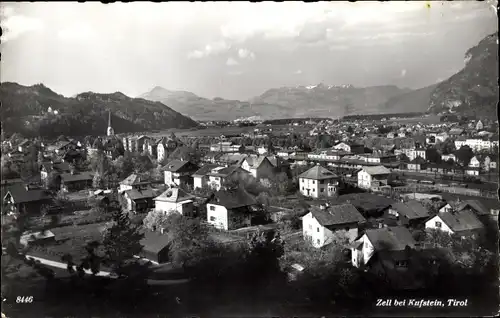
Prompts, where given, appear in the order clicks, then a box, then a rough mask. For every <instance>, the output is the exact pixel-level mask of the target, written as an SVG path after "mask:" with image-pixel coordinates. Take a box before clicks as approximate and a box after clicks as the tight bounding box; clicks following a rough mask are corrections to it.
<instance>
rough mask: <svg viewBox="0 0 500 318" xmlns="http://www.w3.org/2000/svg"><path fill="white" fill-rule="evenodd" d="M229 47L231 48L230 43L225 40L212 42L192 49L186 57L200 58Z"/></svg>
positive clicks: (224, 50)
mask: <svg viewBox="0 0 500 318" xmlns="http://www.w3.org/2000/svg"><path fill="white" fill-rule="evenodd" d="M230 48H231V45H229V44H228V43H227V42H225V41H218V42H213V43H211V44H207V45H206V46H205V47H204V48H203V49H201V50H194V51H191V52H189V53H188V58H189V59H200V58H203V57H207V56H210V55H217V54H220V53H224V52H227V51H228V50H229V49H230Z"/></svg>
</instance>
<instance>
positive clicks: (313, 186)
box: [2, 113, 500, 299]
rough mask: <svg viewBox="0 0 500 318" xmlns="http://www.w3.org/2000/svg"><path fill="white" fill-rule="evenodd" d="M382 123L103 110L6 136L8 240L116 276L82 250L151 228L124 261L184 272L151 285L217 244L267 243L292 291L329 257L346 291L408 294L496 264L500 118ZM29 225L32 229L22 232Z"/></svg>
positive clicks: (61, 264) (190, 270)
mask: <svg viewBox="0 0 500 318" xmlns="http://www.w3.org/2000/svg"><path fill="white" fill-rule="evenodd" d="M396 116H397V115H396ZM373 117H375V118H371V117H370V116H361V117H360V116H354V117H353V116H351V117H347V118H343V119H342V120H332V119H289V120H281V121H264V122H246V124H244V125H242V123H241V122H234V123H204V124H203V125H202V128H201V129H200V130H197V131H196V130H195V131H193V130H189V131H182V130H181V131H178V132H177V134H176V133H174V132H170V133H168V132H165V133H161V132H156V133H150V134H147V133H145V134H142V135H130V134H120V135H117V134H115V132H114V129H113V126H112V122H111V114H110V113H109V114H108V128H107V131H106V132H105V134H103V135H102V136H97V137H91V136H87V137H85V138H81V139H78V138H75V139H73V138H68V137H65V136H60V137H59V138H57V140H52V141H51V140H43V139H40V138H36V139H26V138H23V137H22V136H19V135H18V134H14V135H12V136H10V137H9V138H5V139H4V140H3V141H2V175H3V176H4V178H3V179H2V199H3V208H2V218H3V222H2V226H3V227H4V229H5V231H4V233H6V234H4V237H5V238H8V237H9V236H12V235H14V234H13V233H16V234H15V235H21V236H20V241H19V242H20V244H21V246H20V247H19V250H26V252H25V254H23V255H25V256H24V257H25V261H26V262H29V260H30V259H31V260H32V261H35V262H38V264H45V265H48V267H55V268H58V269H65V268H66V267H67V266H69V267H68V268H71V269H73V267H72V266H75V268H76V269H77V270H78V268H80V269H79V271H80V272H81V273H82V274H81V275H84V276H85V275H86V274H88V275H101V276H104V277H113V278H119V277H127V275H131V273H129V272H127V271H124V270H119V269H117V267H116V266H113V265H109V264H108V265H104V264H103V265H100V267H97V268H96V269H92V267H91V266H90V267H89V266H87V267H82V266H83V265H82V266H80V267H79V265H78V262H79V261H80V260H85V259H87V257H88V253H89V252H88V248H89V247H88V246H89V242H100V240H101V238H102V237H103V236H104V237H106V234H105V233H110V232H109V231H110V229H113V228H114V226H118V225H116V224H119V226H122V227H123V226H125V225H124V224H131V226H136V228H137V229H138V231H140V232H141V233H142V236H139V237H140V240H139V241H138V242H135V243H128V244H132V245H133V244H140V247H139V248H137V246H135V247H132V246H128V245H125V246H126V249H130V250H128V251H122V252H121V253H124V254H123V255H122V256H121V257H122V258H127V255H128V257H129V258H134V257H135V258H136V259H137V260H142V261H145V262H146V264H148V265H147V266H152V268H153V269H154V270H152V271H153V273H155V271H160V272H161V271H165V267H164V266H165V265H167V268H168V270H166V272H167V273H170V272H171V271H172V270H173V271H174V272H175V273H177V272H176V271H177V270H179V268H185V269H186V270H185V271H182V272H183V274H181V275H180V276H179V274H178V273H177V274H176V275H177V276H175V275H174V276H171V275H173V274H164V275H167V276H163V278H161V279H158V278H156V279H155V278H151V277H156V276H154V275H153V276H151V275H152V274H150V277H148V279H147V281H148V283H149V284H153V285H154V284H160V285H163V284H167V285H171V284H172V285H174V286H177V285H178V284H179V285H183V284H188V282H189V281H190V280H192V279H194V277H195V276H196V275H200V274H199V273H198V272H197V270H199V267H200V266H206V265H205V263H204V262H207V260H205V261H203V260H200V261H199V263H197V264H192V259H191V258H192V255H193V254H192V253H204V250H205V248H207V247H206V246H205V245H204V244H208V243H207V242H211V243H213V244H217V245H218V246H223V247H221V248H222V249H223V250H224V249H225V248H228V246H233V247H234V246H241V244H242V242H243V243H244V242H247V241H252V240H256V239H259V238H260V240H263V241H262V242H261V244H264V245H263V246H266V248H269V249H271V250H273V251H274V256H273V257H274V258H275V259H279V265H278V267H277V268H274V269H273V267H276V266H277V265H272V264H273V263H272V262H271V263H269V260H268V261H267V264H268V266H270V268H266V269H265V271H271V272H273V270H274V272H275V273H276V272H279V273H281V274H282V275H285V276H284V277H285V278H284V280H285V281H286V284H290V285H291V286H293V284H300V282H301V279H302V277H310V276H308V275H317V273H315V272H316V271H318V270H319V268H321V266H327V268H330V270H331V271H340V269H338V268H342V270H344V271H346V272H342V271H340V272H339V273H337V274H338V275H341V277H342V275H348V276H347V277H343V279H347V280H348V281H347V282H346V285H345V286H342V290H344V292H345V293H346V294H347V295H349V294H350V293H355V292H354V291H353V290H351V289H352V288H359V287H357V286H356V284H359V280H361V279H362V280H363V281H366V284H369V285H371V286H374V285H375V286H376V285H378V286H379V287H380V286H385V288H389V289H391V290H393V291H397V292H398V294H397V295H401V294H400V293H401V292H402V291H408V290H422V289H423V290H427V289H432V290H434V289H435V288H438V287H436V284H437V282H440V279H441V278H440V275H444V274H443V271H444V270H445V269H446V271H449V270H450V268H452V267H457V268H459V269H456V270H457V271H458V272H460V271H461V270H463V271H464V272H470V271H479V272H481V273H482V272H483V271H485V270H487V268H488V267H491V266H492V265H491V264H494V263H493V259H494V258H493V255H494V245H492V242H495V240H496V239H495V238H496V237H497V232H498V230H497V228H496V224H497V221H498V213H499V210H500V204H499V202H498V201H497V194H496V189H497V188H498V178H497V176H498V122H495V121H488V120H487V119H483V120H475V119H468V118H456V120H455V121H454V120H453V119H450V118H449V117H448V116H441V117H438V116H434V117H433V116H430V115H424V114H421V115H420V116H417V117H413V118H403V117H405V116H403V117H400V118H396V117H393V116H391V115H388V116H386V117H383V118H377V116H373ZM406 117H408V116H406ZM238 131H241V132H239V133H237V132H238ZM124 216H125V217H126V219H127V220H128V221H124V220H123V217H124ZM19 220H23V222H25V223H28V224H30V226H29V230H27V231H24V232H22V233H20V232H18V231H17V232H16V231H13V230H12V228H16V227H17V229H19ZM123 222H125V223H123ZM127 222H128V223H127ZM113 224H115V225H113ZM9 228H10V230H9ZM117 231H118V230H117ZM121 231H124V229H123V228H122V229H121ZM9 233H11V234H9ZM115 235H118V236H120V235H125V234H115ZM115 239H117V240H121V239H120V238H115ZM129 239H130V238H129ZM200 240H201V241H203V242H204V243H200V242H198V241H200ZM5 242H9V240H7V239H5ZM10 242H11V243H9V244H12V241H10ZM194 242H198V243H197V244H195V243H194ZM98 244H101V243H98ZM198 244H201V245H198ZM470 244H472V246H474V247H473V248H472V249H470V248H469V246H471V245H470ZM95 246H97V245H95ZM200 246H203V248H202V247H200ZM277 246H279V251H276V248H277ZM309 246H310V247H309ZM10 248H12V247H10ZM261 248H262V247H261ZM8 249H9V247H8V246H7V245H4V244H3V251H4V253H7V250H8ZM122 249H123V247H122ZM198 249H201V250H198ZM92 253H94V252H92ZM207 253H209V252H207ZM463 253H465V255H464V254H463ZM478 253H479V254H480V255H482V256H481V258H480V259H478V258H477V255H479V254H478ZM209 254H210V253H209ZM190 255H191V256H190ZM205 257H209V256H208V255H207V256H205ZM125 260H126V259H121V262H122V261H125ZM478 262H484V263H481V264H479V263H478ZM324 263H326V264H327V265H325V264H324ZM445 263H446V264H447V265H444V264H445ZM82 264H83V263H82ZM115 265H116V264H115ZM173 265H174V267H176V266H180V267H177V269H172V268H171V266H173ZM121 266H123V265H121ZM224 266H231V265H230V264H225V265H224ZM261 266H265V265H261ZM337 267H338V268H337ZM493 267H494V266H493ZM254 270H255V269H254ZM261 271H264V269H261ZM309 271H311V272H309ZM347 272H348V273H349V274H346V273H347ZM479 272H478V273H479ZM354 273H355V274H354ZM169 275H170V276H169ZM190 275H191V276H190ZM204 275H208V273H203V275H202V276H204ZM353 275H357V276H356V277H357V278H356V279H354V278H352V276H353ZM457 275H458V274H457ZM474 275H478V274H477V273H476V274H474ZM276 276H277V277H278V275H276ZM358 276H359V277H358ZM165 277H166V278H165ZM172 277H174V278H172ZM348 277H349V278H348ZM474 277H477V276H474ZM205 279H208V278H206V277H205ZM309 279H310V278H309ZM476 279H477V282H476V283H479V282H484V279H481V280H480V279H478V278H476ZM456 288H457V289H458V288H461V287H456ZM467 288H471V286H470V285H467ZM309 292H311V291H309ZM324 292H326V291H324ZM332 292H333V291H332ZM335 292H340V291H335ZM344 297H347V298H349V297H353V298H354V299H358V298H360V297H361V298H363V297H362V296H361V295H359V294H358V295H355V296H344ZM366 297H368V299H369V296H366ZM374 297H375V296H374Z"/></svg>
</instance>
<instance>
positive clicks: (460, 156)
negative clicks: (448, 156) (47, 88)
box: [455, 146, 474, 167]
mask: <svg viewBox="0 0 500 318" xmlns="http://www.w3.org/2000/svg"><path fill="white" fill-rule="evenodd" d="M455 156H456V157H457V161H458V162H459V163H460V165H461V166H462V167H467V166H468V165H469V163H470V160H471V159H472V158H473V157H474V152H473V151H472V149H471V148H470V147H469V146H462V147H460V149H458V150H457V151H456V152H455Z"/></svg>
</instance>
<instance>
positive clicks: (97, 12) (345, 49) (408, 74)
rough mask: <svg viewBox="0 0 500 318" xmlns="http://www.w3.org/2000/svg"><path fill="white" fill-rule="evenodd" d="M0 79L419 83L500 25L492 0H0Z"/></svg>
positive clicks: (455, 64)
mask: <svg viewBox="0 0 500 318" xmlns="http://www.w3.org/2000/svg"><path fill="white" fill-rule="evenodd" d="M0 6H1V16H0V18H1V20H0V21H1V22H0V23H1V26H2V31H3V34H2V37H1V44H0V49H1V52H2V61H1V81H2V82H6V81H10V82H18V83H20V84H22V85H33V84H37V83H43V84H44V85H46V86H48V87H49V88H51V89H52V90H54V91H56V92H57V93H60V94H63V95H65V96H73V95H75V94H78V93H81V92H86V91H93V92H97V93H112V92H116V91H120V92H123V93H124V94H126V95H128V96H131V97H135V96H138V95H140V94H142V93H145V92H147V91H149V90H151V89H152V88H153V87H155V86H161V87H164V88H166V89H169V90H186V91H190V92H193V93H195V94H197V95H200V96H203V97H208V98H214V97H223V98H233V99H248V98H251V97H253V96H257V95H260V94H262V93H264V92H265V91H266V90H268V89H271V88H276V87H283V86H297V85H315V84H318V83H324V84H326V85H341V84H352V85H354V86H358V87H364V86H374V85H397V86H399V87H408V88H414V89H416V88H420V87H424V86H427V85H431V84H434V83H436V82H438V81H441V80H444V79H446V78H448V77H449V76H451V75H453V74H454V73H456V72H457V71H458V70H460V69H461V68H462V67H463V66H464V54H465V52H466V51H467V49H469V48H470V47H472V46H474V45H476V44H477V43H478V42H479V41H480V40H481V39H482V38H484V37H485V36H486V35H488V34H491V33H493V32H497V31H498V22H497V15H496V6H497V3H496V1H495V2H493V1H486V2H477V1H470V2H469V1H451V2H433V1H412V2H402V1H401V2H399V1H395V2H371V1H366V2H364V1H363V2H353V3H349V2H316V3H303V2H290V3H275V2H263V3H249V2H248V3H247V2H239V3H238V2H227V3H224V2H195V3H189V2H185V3H183V2H170V3H152V2H145V3H140V2H135V3H134V2H132V3H114V4H102V3H98V2H96V3H77V2H74V3H73V2H68V3H65V2H54V3H47V2H45V3H44V2H41V3H9V2H2V3H1V4H0Z"/></svg>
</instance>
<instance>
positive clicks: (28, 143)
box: [17, 139, 33, 153]
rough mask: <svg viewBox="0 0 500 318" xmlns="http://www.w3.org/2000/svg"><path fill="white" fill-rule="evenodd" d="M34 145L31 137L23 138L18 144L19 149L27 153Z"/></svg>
mask: <svg viewBox="0 0 500 318" xmlns="http://www.w3.org/2000/svg"><path fill="white" fill-rule="evenodd" d="M31 146H33V142H32V141H31V140H29V139H26V140H23V141H22V142H21V143H20V144H18V145H17V151H19V152H22V153H26V152H28V150H29V149H30V147H31Z"/></svg>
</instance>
